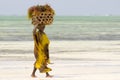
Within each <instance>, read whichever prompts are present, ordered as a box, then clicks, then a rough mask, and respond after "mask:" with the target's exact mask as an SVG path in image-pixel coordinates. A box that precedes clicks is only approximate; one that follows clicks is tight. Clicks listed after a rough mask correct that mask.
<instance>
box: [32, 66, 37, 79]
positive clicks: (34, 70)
mask: <svg viewBox="0 0 120 80" xmlns="http://www.w3.org/2000/svg"><path fill="white" fill-rule="evenodd" d="M36 70H37V68H35V67H34V68H33V72H32V75H31V76H32V77H36V76H35V72H36Z"/></svg>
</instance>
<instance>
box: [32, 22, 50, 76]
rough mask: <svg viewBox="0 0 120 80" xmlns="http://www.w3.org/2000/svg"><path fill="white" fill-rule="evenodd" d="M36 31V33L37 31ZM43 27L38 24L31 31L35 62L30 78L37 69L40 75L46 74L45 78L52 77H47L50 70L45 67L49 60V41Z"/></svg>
mask: <svg viewBox="0 0 120 80" xmlns="http://www.w3.org/2000/svg"><path fill="white" fill-rule="evenodd" d="M37 29H38V31H37ZM44 29H45V25H42V24H39V25H37V26H35V28H34V29H33V38H34V55H35V58H36V61H35V63H34V69H33V72H32V75H31V76H32V77H36V76H35V72H36V70H37V69H39V70H40V72H41V73H46V77H52V76H51V75H49V73H48V72H49V71H51V69H50V68H48V67H47V64H49V63H50V60H49V48H48V47H49V39H48V37H47V35H46V34H45V33H44Z"/></svg>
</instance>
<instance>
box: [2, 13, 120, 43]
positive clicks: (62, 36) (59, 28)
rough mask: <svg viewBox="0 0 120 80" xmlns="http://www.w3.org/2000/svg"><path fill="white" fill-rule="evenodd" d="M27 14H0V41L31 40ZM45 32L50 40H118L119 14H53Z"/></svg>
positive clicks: (29, 21) (30, 28)
mask: <svg viewBox="0 0 120 80" xmlns="http://www.w3.org/2000/svg"><path fill="white" fill-rule="evenodd" d="M33 28H34V26H33V25H32V24H31V20H29V19H28V18H27V16H16V15H14V16H0V41H32V40H33V37H32V30H33ZM45 33H46V34H47V36H48V37H49V39H50V40H109V41H110V40H120V16H55V18H54V22H53V24H51V25H46V28H45Z"/></svg>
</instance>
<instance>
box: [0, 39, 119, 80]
mask: <svg viewBox="0 0 120 80" xmlns="http://www.w3.org/2000/svg"><path fill="white" fill-rule="evenodd" d="M50 57H51V61H52V62H53V63H54V64H51V65H49V67H51V68H52V69H53V71H52V72H50V74H53V75H54V77H53V78H51V79H49V78H44V77H45V74H40V73H39V71H37V73H36V75H37V76H38V77H37V78H31V77H30V74H31V72H32V69H33V63H34V56H33V42H32V41H26V42H25V41H24V42H0V80H120V41H51V44H50Z"/></svg>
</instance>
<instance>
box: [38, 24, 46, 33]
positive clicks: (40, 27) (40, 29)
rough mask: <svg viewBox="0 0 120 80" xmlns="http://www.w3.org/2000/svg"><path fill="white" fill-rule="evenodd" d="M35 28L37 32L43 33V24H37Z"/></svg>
mask: <svg viewBox="0 0 120 80" xmlns="http://www.w3.org/2000/svg"><path fill="white" fill-rule="evenodd" d="M37 28H38V29H39V31H41V32H43V31H44V29H45V25H43V24H38V25H37Z"/></svg>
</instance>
